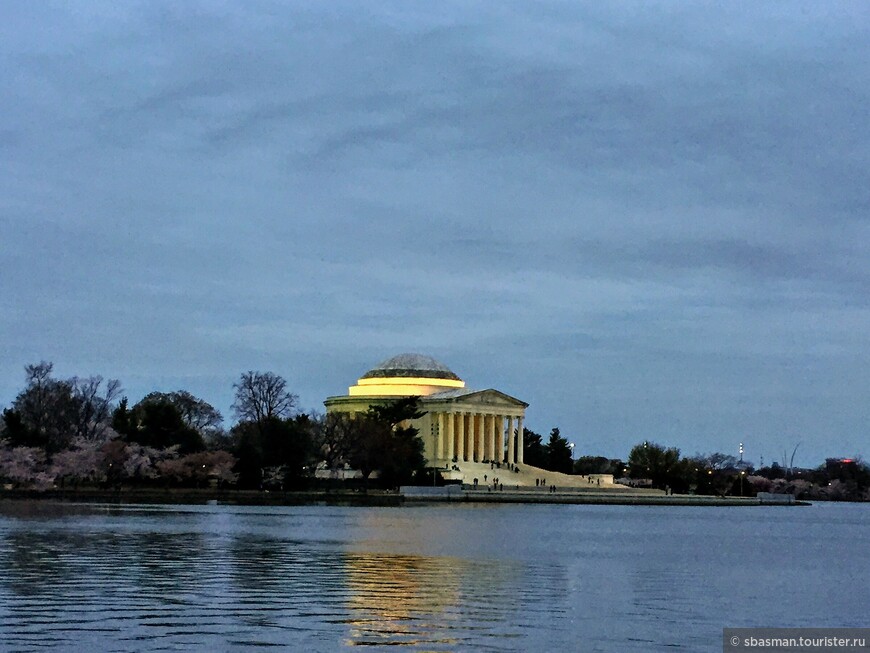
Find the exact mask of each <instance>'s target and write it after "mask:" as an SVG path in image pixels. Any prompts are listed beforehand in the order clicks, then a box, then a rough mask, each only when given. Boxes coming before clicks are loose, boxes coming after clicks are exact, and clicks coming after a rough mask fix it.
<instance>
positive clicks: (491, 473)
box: [441, 461, 638, 493]
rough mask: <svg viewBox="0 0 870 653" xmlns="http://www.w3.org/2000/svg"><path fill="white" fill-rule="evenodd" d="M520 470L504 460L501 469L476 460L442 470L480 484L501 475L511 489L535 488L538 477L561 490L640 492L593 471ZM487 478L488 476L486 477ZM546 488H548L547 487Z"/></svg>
mask: <svg viewBox="0 0 870 653" xmlns="http://www.w3.org/2000/svg"><path fill="white" fill-rule="evenodd" d="M454 465H455V466H457V467H459V471H456V470H452V469H451V468H452V467H453V466H454ZM517 468H518V471H516V472H514V471H511V470H510V469H508V466H507V465H506V464H504V463H502V466H501V469H499V468H498V467H494V468H493V467H492V466H491V465H490V463H475V462H469V461H465V462H458V463H450V464H449V465H448V468H447V470H443V469H442V471H441V474H442V476H444V478H445V479H446V480H454V481H457V480H458V481H462V483H464V484H466V485H473V484H474V479H475V478H476V479H477V483H478V486H485V485H487V484H491V483H492V481H493V479H494V478H498V479H499V481H500V483H501V484H502V485H504V487H505V489H508V488H512V489H513V488H517V487H520V488H529V487H531V488H535V487H536V485H535V480H536V479H544V480H545V481H546V485H547V486H550V485H555V486H556V487H557V488H560V489H568V488H571V489H572V490H575V491H581V490H589V491H605V490H606V491H608V492H623V491H626V492H635V493H636V492H638V490H637V488H630V487H626V486H624V485H620V484H618V483H614V482H613V476H612V475H611V474H591V475H589V476H575V475H573V474H560V473H559V472H550V471H547V470H545V469H541V468H540V467H532V466H531V465H525V464H523V465H518V466H517ZM484 477H485V478H484ZM544 491H546V490H544Z"/></svg>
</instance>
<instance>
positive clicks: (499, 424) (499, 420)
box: [495, 415, 504, 463]
mask: <svg viewBox="0 0 870 653" xmlns="http://www.w3.org/2000/svg"><path fill="white" fill-rule="evenodd" d="M495 421H496V431H498V433H497V435H498V441H497V442H496V456H495V459H496V461H497V462H500V463H503V462H504V415H498V416H497V417H496V420H495Z"/></svg>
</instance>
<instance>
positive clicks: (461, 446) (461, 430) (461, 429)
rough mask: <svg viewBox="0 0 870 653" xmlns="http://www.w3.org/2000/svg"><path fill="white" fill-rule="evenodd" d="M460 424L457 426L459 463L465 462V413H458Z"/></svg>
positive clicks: (457, 455)
mask: <svg viewBox="0 0 870 653" xmlns="http://www.w3.org/2000/svg"><path fill="white" fill-rule="evenodd" d="M456 417H457V420H458V423H457V424H456V426H457V427H458V428H457V431H458V432H457V434H456V457H457V458H458V459H459V462H462V461H463V460H465V413H456Z"/></svg>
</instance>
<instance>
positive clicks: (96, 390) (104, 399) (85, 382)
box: [69, 376, 121, 440]
mask: <svg viewBox="0 0 870 653" xmlns="http://www.w3.org/2000/svg"><path fill="white" fill-rule="evenodd" d="M69 385H70V389H71V391H72V395H73V398H74V400H75V404H76V408H77V411H76V412H77V414H76V416H75V430H76V435H78V436H79V437H83V438H86V439H88V440H93V439H98V438H100V437H102V435H103V434H104V433H105V432H106V429H107V428H109V425H110V424H111V422H112V411H113V410H114V407H115V400H117V399H118V397H119V396H120V394H121V382H120V381H118V380H117V379H109V380H108V381H106V384H105V386H103V377H101V376H91V377H88V378H86V379H80V378H78V377H73V378H72V379H70V380H69Z"/></svg>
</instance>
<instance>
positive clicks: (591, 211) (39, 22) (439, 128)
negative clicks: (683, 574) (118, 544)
mask: <svg viewBox="0 0 870 653" xmlns="http://www.w3.org/2000/svg"><path fill="white" fill-rule="evenodd" d="M0 17H2V18H3V20H2V21H0V83H2V84H3V87H4V89H5V90H4V94H3V95H2V97H0V115H3V116H4V120H3V124H2V126H0V229H2V236H3V246H2V249H0V269H2V271H3V273H2V275H0V332H2V333H3V334H4V336H5V338H4V340H5V341H6V346H4V348H3V350H2V353H0V370H2V374H0V391H2V395H0V397H4V398H5V399H0V403H2V402H3V401H6V402H8V401H9V400H11V398H12V397H13V396H14V393H15V391H16V388H17V387H19V385H20V383H21V368H22V366H23V365H24V364H25V363H27V362H30V361H33V360H37V359H39V358H49V359H53V360H55V362H56V363H57V364H58V369H59V370H61V371H65V373H69V374H74V373H76V374H87V373H92V372H93V373H96V372H100V373H103V374H106V375H114V376H119V377H121V378H122V379H123V380H124V381H125V383H126V385H127V388H128V391H129V392H130V393H131V395H134V396H135V395H141V394H144V393H145V392H147V391H149V390H151V389H155V388H158V387H159V388H163V389H167V388H168V387H170V386H188V387H189V388H190V389H191V390H192V391H196V392H199V393H200V394H202V395H203V396H205V397H206V398H208V399H210V400H211V401H213V402H214V403H216V404H218V405H219V406H220V407H221V408H222V409H226V407H227V406H228V405H229V403H230V401H231V399H230V394H231V384H232V381H233V379H234V377H235V376H236V374H237V373H238V372H240V371H242V370H245V369H249V368H262V369H266V368H269V369H274V370H275V371H277V372H280V373H283V374H285V375H286V376H287V377H288V378H289V379H290V381H291V384H293V385H294V386H295V387H297V388H298V391H299V393H300V394H301V395H302V399H303V404H305V405H307V406H310V407H315V406H317V405H319V403H320V401H321V400H322V398H323V397H324V396H325V395H327V394H332V393H337V392H341V391H343V389H344V387H345V386H347V385H349V384H350V383H352V382H353V380H354V379H355V378H356V376H358V375H359V374H361V373H362V372H364V371H365V370H366V369H367V368H368V367H370V366H371V365H372V364H374V363H375V362H377V361H378V360H380V359H382V358H386V357H387V356H389V355H391V354H394V353H398V352H399V351H403V350H421V351H425V352H428V353H431V354H433V355H436V356H438V357H441V358H443V359H444V360H445V362H447V363H448V364H450V365H451V366H452V367H454V368H455V369H456V370H457V371H458V372H459V373H460V374H462V375H463V376H464V377H465V378H467V380H468V381H469V383H470V384H471V385H494V386H498V387H503V388H504V389H506V390H508V391H510V392H513V393H514V394H517V395H519V396H521V397H522V398H523V399H525V400H527V401H529V402H530V403H531V404H532V407H531V409H530V426H532V427H533V428H537V429H538V430H541V431H544V430H547V429H548V428H549V427H550V426H552V425H556V424H558V425H559V426H561V427H562V430H563V432H565V433H568V434H569V435H571V436H572V437H574V438H576V439H577V440H578V447H579V448H578V451H581V452H584V453H585V452H589V453H604V454H608V455H624V454H625V453H627V450H628V448H629V447H630V446H631V444H633V443H634V442H635V441H637V440H638V439H639V438H652V439H659V440H661V441H664V442H669V443H670V442H672V443H674V444H677V445H678V446H681V447H683V448H684V449H686V450H688V451H689V452H693V451H695V450H713V449H727V450H732V449H733V448H734V447H735V446H736V445H735V443H736V442H737V441H739V440H740V439H749V438H750V436H751V440H752V442H753V444H752V445H751V446H750V448H749V452H750V453H751V454H752V456H754V457H757V455H759V454H761V455H765V458H766V459H767V460H770V458H771V456H773V455H774V454H776V452H777V451H781V450H782V449H783V447H784V445H783V442H786V443H788V442H792V440H795V441H796V440H803V441H804V442H805V444H804V445H803V446H802V448H801V452H802V453H804V455H806V457H807V462H816V461H818V460H819V459H821V458H822V457H824V456H825V455H836V454H850V455H854V454H856V453H862V452H863V453H864V454H865V455H867V451H866V444H865V443H864V439H863V436H864V435H865V433H864V432H865V430H866V423H867V414H866V408H864V407H863V406H864V404H865V403H866V401H865V400H866V397H865V396H864V395H866V388H867V387H868V386H870V383H868V382H870V377H868V373H867V372H866V370H867V369H870V365H868V362H870V361H868V358H870V352H868V344H867V340H866V333H867V327H868V324H870V319H868V318H870V315H868V293H867V288H868V287H870V283H868V281H870V269H868V260H870V258H868V256H867V254H868V252H867V243H868V242H870V226H868V221H867V215H868V206H870V199H868V190H867V189H868V188H870V183H868V181H870V180H868V178H867V170H870V160H868V159H870V154H868V152H870V147H868V145H870V143H868V135H867V130H866V125H867V124H868V123H870V120H868V118H870V116H868V107H870V98H868V93H870V91H868V88H870V86H868V84H867V80H868V70H870V67H868V64H867V61H868V56H867V55H868V46H867V44H868V43H870V38H868V37H870V34H868V31H870V29H868V27H870V22H868V20H867V15H866V12H864V11H863V8H862V7H861V6H860V5H859V4H851V3H835V4H828V5H825V6H824V7H822V6H819V5H818V4H815V3H797V4H795V3H789V4H787V5H785V4H783V5H778V4H773V3H768V4H764V5H758V6H748V5H722V4H721V3H693V4H691V5H675V4H673V3H661V4H650V3H620V4H612V3H611V4H600V3H584V4H580V5H578V4H577V3H548V4H544V5H528V4H526V3H514V4H497V5H496V4H492V3H480V4H473V3H472V4H469V3H466V2H463V3H454V4H448V5H439V6H437V7H434V6H429V5H427V4H422V3H421V4H418V5H408V4H406V3H404V4H402V5H393V4H389V3H384V4H379V5H367V6H366V7H361V6H359V5H358V4H356V3H330V4H329V5H323V6H318V5H309V4H305V3H300V4H298V5H295V6H294V5H286V4H283V3H269V2H259V3H248V4H246V5H244V6H239V5H235V4H232V3H228V4H226V5H220V4H215V3H199V4H197V3H187V4H185V5H177V4H173V3H162V4H161V3H158V4H154V3H146V4H141V5H124V6H116V5H114V4H111V3H105V4H93V3H92V4H89V5H86V6H85V5H76V6H74V5H65V4H59V5H49V4H45V3H38V4H30V5H21V4H16V3H7V4H5V5H3V6H2V7H0ZM792 446H793V445H792ZM753 447H754V450H753Z"/></svg>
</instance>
